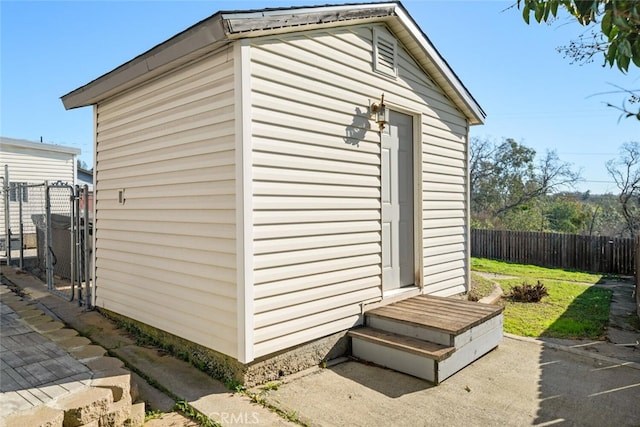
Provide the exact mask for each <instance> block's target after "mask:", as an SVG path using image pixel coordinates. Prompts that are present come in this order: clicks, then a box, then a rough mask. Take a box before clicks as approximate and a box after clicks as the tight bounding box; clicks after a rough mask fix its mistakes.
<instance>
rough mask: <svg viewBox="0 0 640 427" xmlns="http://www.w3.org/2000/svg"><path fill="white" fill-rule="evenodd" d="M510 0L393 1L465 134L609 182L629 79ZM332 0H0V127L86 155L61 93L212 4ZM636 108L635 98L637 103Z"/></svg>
mask: <svg viewBox="0 0 640 427" xmlns="http://www.w3.org/2000/svg"><path fill="white" fill-rule="evenodd" d="M514 1H515V0H513V1H506V2H505V1H404V2H403V4H404V6H405V7H406V8H407V10H408V11H409V13H410V14H411V16H412V17H413V18H414V19H415V21H416V22H417V23H418V25H419V26H420V27H421V28H422V30H423V31H424V32H425V33H426V34H427V36H428V37H429V38H430V40H431V41H432V42H433V44H434V45H435V46H436V48H437V49H438V50H439V51H440V53H441V54H442V56H443V57H444V58H445V59H446V60H447V62H448V63H449V65H451V67H452V68H453V69H454V71H455V72H456V74H457V75H458V76H459V77H460V79H461V80H462V81H463V83H464V84H465V85H466V86H467V88H468V89H469V90H470V91H471V93H472V94H473V96H474V97H475V98H476V100H477V101H478V102H479V103H480V105H481V106H482V107H483V109H484V110H485V111H486V113H487V120H486V124H485V125H483V126H477V127H473V128H472V130H471V136H477V137H482V138H490V139H493V140H496V141H501V140H502V139H503V138H514V139H515V140H517V141H518V142H520V143H523V144H525V145H527V146H529V147H531V148H534V149H535V150H536V151H537V152H538V153H539V154H538V157H541V156H543V155H544V153H545V151H546V150H555V151H556V152H557V153H558V156H559V157H560V159H561V160H563V161H566V162H569V163H571V164H572V165H573V166H574V168H575V169H576V170H578V169H580V170H582V174H583V177H584V178H585V182H583V183H581V184H580V185H579V186H578V187H577V189H578V190H580V191H586V190H590V191H591V192H592V193H604V192H611V193H614V194H615V193H616V192H617V189H616V188H615V185H614V184H613V183H612V182H611V179H610V177H609V176H608V175H607V172H606V169H605V162H606V161H607V160H609V159H612V158H615V157H616V156H617V155H618V150H619V147H620V146H621V145H622V143H624V142H628V141H639V142H640V122H639V121H637V120H635V119H622V120H620V121H618V118H619V112H618V111H616V110H615V109H613V108H610V107H606V105H605V103H606V102H610V103H613V104H616V105H619V104H621V102H622V100H623V95H621V94H615V93H610V94H605V95H601V94H602V93H607V92H612V91H615V90H616V88H615V87H614V85H618V86H621V87H625V88H630V89H639V88H640V70H638V69H637V68H635V69H633V70H632V71H631V72H630V73H629V74H628V75H623V74H622V73H621V72H619V71H618V70H617V69H610V68H608V67H602V59H601V57H599V56H598V57H597V58H596V59H595V61H594V62H593V63H591V64H587V65H582V66H580V65H576V64H571V63H570V61H569V60H567V59H564V58H563V57H562V55H561V54H560V53H558V52H556V48H557V47H558V46H561V45H565V44H567V43H568V41H569V40H570V39H572V38H575V37H576V36H577V35H578V34H580V33H581V32H583V31H584V29H583V28H581V27H580V26H578V25H576V24H573V23H568V22H569V21H567V20H564V19H560V20H558V21H557V22H555V23H553V24H551V25H547V24H543V25H538V24H532V25H529V26H528V25H526V24H525V23H524V21H523V20H522V18H521V14H520V12H519V11H518V10H517V9H515V8H511V9H508V8H509V6H510V5H511V4H513V2H514ZM325 3H343V2H342V1H340V0H335V1H331V0H329V1H324V0H322V1H314V0H305V1H297V0H278V1H270V0H262V1H246V0H236V1H191V2H190V1H181V2H177V1H136V2H134V1H108V2H103V1H44V2H34V1H6V0H0V134H1V135H2V136H7V137H12V138H21V139H28V140H32V141H39V140H40V138H41V137H42V139H43V140H44V142H49V143H55V144H63V145H69V146H73V147H78V148H80V149H81V150H82V155H81V159H82V160H83V161H85V162H86V163H87V164H89V165H90V166H91V165H92V164H93V152H92V150H93V142H92V141H93V136H92V133H93V117H92V111H91V108H81V109H77V110H71V111H65V110H64V108H63V106H62V103H61V101H60V99H59V98H60V97H61V96H62V95H64V94H66V93H68V92H70V91H72V90H74V89H76V88H77V87H79V86H82V85H84V84H86V83H88V82H89V81H91V80H93V79H95V78H97V77H99V76H100V75H102V74H104V73H106V72H108V71H110V70H112V69H113V68H115V67H117V66H118V65H120V64H122V63H124V62H126V61H128V60H129V59H131V58H133V57H135V56H137V55H139V54H140V53H142V52H144V51H146V50H148V49H149V48H151V47H153V46H155V45H156V44H158V43H161V42H163V41H164V40H166V39H168V38H169V37H171V36H173V35H175V34H176V33H178V32H180V31H182V30H184V29H186V28H187V27H189V26H191V25H192V24H194V23H196V22H198V21H200V20H202V19H204V18H206V17H208V16H210V15H212V14H214V13H215V12H217V11H218V10H244V9H256V8H258V9H259V8H264V7H288V6H296V5H315V4H325ZM636 108H637V107H636Z"/></svg>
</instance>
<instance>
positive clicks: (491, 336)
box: [438, 315, 504, 381]
mask: <svg viewBox="0 0 640 427" xmlns="http://www.w3.org/2000/svg"><path fill="white" fill-rule="evenodd" d="M498 317H499V322H497V323H498V325H497V326H495V327H494V328H493V329H490V330H488V331H486V332H485V333H484V334H482V335H480V334H479V333H477V332H478V331H475V334H474V335H475V338H474V339H473V340H471V341H469V342H467V343H466V344H465V345H463V346H462V347H460V348H457V349H456V351H455V352H454V353H453V354H452V355H451V356H450V357H449V358H447V359H445V360H442V361H440V362H439V364H438V381H444V380H445V379H447V378H449V377H450V376H451V375H453V374H455V373H456V372H458V371H459V370H461V369H463V368H464V367H466V366H468V365H470V364H471V363H473V362H474V361H476V360H478V359H479V358H480V357H482V356H484V355H485V354H487V353H488V352H490V351H491V350H493V349H494V348H496V347H497V346H498V345H499V344H500V343H501V342H502V338H503V335H504V334H503V331H502V315H500V316H498ZM487 323H490V322H487ZM482 326H484V324H483V325H479V326H478V327H476V328H473V329H471V331H474V329H479V328H481V327H482ZM471 331H468V332H471Z"/></svg>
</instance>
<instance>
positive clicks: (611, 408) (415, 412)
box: [3, 267, 640, 427]
mask: <svg viewBox="0 0 640 427" xmlns="http://www.w3.org/2000/svg"><path fill="white" fill-rule="evenodd" d="M3 268H5V272H6V273H5V277H6V279H7V280H8V281H9V282H11V283H13V284H14V285H16V286H18V288H20V289H23V290H24V291H25V292H26V293H27V294H28V296H29V298H31V301H33V302H34V303H35V304H37V305H38V306H40V307H42V308H43V309H44V310H47V311H49V312H51V313H53V314H55V316H56V317H58V318H59V319H60V320H61V322H62V323H64V324H65V325H66V326H67V327H71V328H73V329H74V330H76V331H80V333H81V335H83V336H86V337H89V338H90V339H91V340H92V341H93V342H94V343H96V344H99V345H100V346H102V347H103V348H105V349H107V351H108V352H109V353H110V354H111V355H114V356H117V357H118V358H120V359H122V360H124V361H125V362H126V364H127V366H129V367H131V368H132V369H133V370H134V371H136V372H137V373H139V374H141V375H142V376H144V377H145V378H147V379H150V380H152V381H153V382H154V384H155V385H156V386H157V387H159V388H160V389H162V390H163V391H162V392H160V391H159V390H158V389H157V388H154V387H151V386H149V385H148V384H147V382H146V381H144V380H142V378H141V377H139V376H136V375H133V376H132V379H134V378H137V382H138V383H139V385H138V388H139V392H140V396H141V397H142V399H143V400H145V401H147V402H150V403H152V404H151V406H152V407H153V408H155V409H160V410H163V411H170V410H171V408H172V407H173V404H174V402H175V401H176V400H178V399H184V400H185V401H187V402H188V403H189V404H190V405H191V406H192V407H193V408H195V409H196V410H198V411H199V412H200V413H202V414H204V415H206V416H208V417H209V418H210V419H212V420H214V421H216V422H218V423H220V424H222V425H246V424H252V425H266V426H270V425H276V426H278V425H293V423H291V422H290V421H289V420H296V421H298V422H300V423H303V424H307V425H313V426H346V425H349V426H365V425H366V426H383V425H384V426H388V425H403V426H405V425H407V426H414V425H415V426H431V425H434V426H435V425H438V426H441V425H447V426H465V427H468V426H492V425H495V426H498V425H500V426H523V425H552V424H560V425H580V426H608V425H616V426H640V404H639V402H640V364H639V363H637V361H640V357H639V356H640V353H639V351H638V350H636V349H635V348H630V347H626V346H615V345H614V344H612V343H605V342H597V343H588V342H586V343H583V342H579V343H576V342H568V341H567V342H542V341H539V340H533V339H523V338H518V337H513V336H507V337H505V340H504V341H503V343H502V344H501V345H500V346H499V347H498V348H497V349H496V350H494V351H492V352H490V353H489V354H487V355H486V356H484V357H483V358H481V359H479V360H477V361H476V362H474V363H473V364H472V365H470V366H469V367H467V368H465V369H463V370H462V371H460V372H458V373H457V374H455V375H454V376H453V377H451V378H449V379H447V380H446V381H445V382H444V383H443V384H441V385H440V386H437V387H434V386H432V385H431V384H429V383H428V382H425V381H422V380H420V379H417V378H414V377H411V376H407V375H404V374H400V373H397V372H393V371H390V370H387V369H382V368H379V367H376V366H371V365H367V364H363V363H359V362H357V361H346V362H344V363H340V364H337V365H335V366H332V367H329V368H326V369H321V368H314V369H311V370H308V371H306V372H303V373H300V374H298V375H294V376H291V377H286V378H283V379H282V381H281V382H280V383H279V384H275V385H274V384H271V385H270V386H268V387H258V388H255V389H252V390H249V393H253V394H255V396H256V397H257V400H259V401H261V402H263V403H265V404H267V405H270V406H271V407H273V408H277V409H278V410H279V412H280V414H282V416H280V415H278V414H276V413H274V412H273V411H271V410H268V409H266V408H265V407H263V406H261V405H258V404H256V403H254V402H252V401H251V399H250V398H249V397H247V395H245V394H238V393H231V392H229V391H228V390H227V389H226V388H225V387H224V385H223V384H221V383H220V382H218V381H216V380H214V379H212V378H210V377H209V376H207V375H205V374H203V373H202V372H200V371H199V370H197V369H195V368H193V367H192V366H190V365H189V364H187V363H186V362H183V361H181V360H178V359H176V358H174V357H172V356H170V355H167V354H166V353H165V352H163V351H161V350H159V349H157V348H154V347H150V346H141V345H138V344H137V343H136V342H135V340H134V339H133V338H132V337H130V336H129V335H127V334H126V333H125V332H124V331H123V330H121V329H118V328H117V327H116V325H114V324H113V323H112V322H111V321H109V320H108V319H106V318H105V317H103V316H102V315H100V314H99V313H98V312H95V311H92V312H87V311H83V310H82V309H80V308H79V307H78V306H77V304H76V303H68V302H66V301H63V300H61V299H59V298H58V297H55V296H53V295H50V294H48V293H47V292H46V291H45V290H44V287H43V285H42V283H40V282H39V281H38V280H36V279H35V278H33V277H31V276H29V275H25V274H18V272H17V271H16V270H15V269H7V268H6V267H3ZM622 297H624V295H623V294H621V298H622ZM7 314H9V315H11V313H9V312H7ZM18 314H20V313H18ZM3 329H4V317H3ZM630 332H631V333H634V331H630ZM635 333H636V334H637V333H638V331H637V330H636V331H635ZM625 339H627V340H628V339H629V336H625ZM3 349H4V347H3ZM621 350H623V351H621ZM3 366H4V362H3ZM15 391H17V390H15ZM160 422H161V420H154V421H153V422H150V425H154V426H155V425H175V426H181V425H185V424H180V423H179V422H174V421H170V422H171V424H160ZM151 423H153V424H151Z"/></svg>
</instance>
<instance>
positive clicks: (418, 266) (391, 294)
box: [380, 102, 424, 300]
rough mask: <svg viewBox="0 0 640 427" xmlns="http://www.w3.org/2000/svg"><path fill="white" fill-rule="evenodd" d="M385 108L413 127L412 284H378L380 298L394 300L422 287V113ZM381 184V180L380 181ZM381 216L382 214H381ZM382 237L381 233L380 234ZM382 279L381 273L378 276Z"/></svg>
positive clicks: (395, 106) (405, 109)
mask: <svg viewBox="0 0 640 427" xmlns="http://www.w3.org/2000/svg"><path fill="white" fill-rule="evenodd" d="M386 104H387V108H388V109H390V110H393V111H396V112H398V113H401V114H405V115H407V116H410V117H411V118H412V125H413V126H412V127H413V129H412V130H413V141H412V147H413V150H412V154H413V192H414V194H413V269H414V285H413V286H407V287H406V288H399V289H393V290H391V291H387V292H385V291H384V286H383V284H382V283H381V284H380V291H381V293H382V299H383V300H388V299H393V300H396V299H397V298H398V296H400V295H404V294H406V295H407V298H408V297H411V296H414V295H416V292H415V291H416V290H419V293H422V290H423V288H424V257H423V256H422V254H423V248H422V244H423V237H422V236H423V235H422V222H423V221H422V216H423V215H422V213H423V211H422V175H423V166H422V113H420V112H418V111H416V110H411V109H409V108H406V107H404V106H402V105H398V104H394V103H391V102H387V103H386ZM380 166H381V167H380V171H381V173H382V132H380ZM381 185H382V181H381ZM380 210H381V211H380V212H381V215H382V199H380ZM381 218H382V216H381ZM381 238H382V235H381ZM380 278H381V279H382V275H381V276H380Z"/></svg>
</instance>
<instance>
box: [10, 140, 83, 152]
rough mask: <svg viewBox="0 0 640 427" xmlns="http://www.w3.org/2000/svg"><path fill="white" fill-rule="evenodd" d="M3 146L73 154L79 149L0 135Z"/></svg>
mask: <svg viewBox="0 0 640 427" xmlns="http://www.w3.org/2000/svg"><path fill="white" fill-rule="evenodd" d="M3 147H18V148H27V149H30V150H39V151H49V152H55V153H66V154H73V155H78V154H80V149H79V148H75V147H67V146H65V145H57V144H47V143H44V142H33V141H27V140H26V139H14V138H7V137H4V136H0V148H3Z"/></svg>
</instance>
